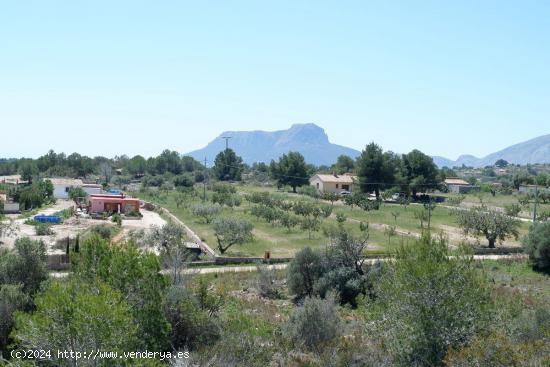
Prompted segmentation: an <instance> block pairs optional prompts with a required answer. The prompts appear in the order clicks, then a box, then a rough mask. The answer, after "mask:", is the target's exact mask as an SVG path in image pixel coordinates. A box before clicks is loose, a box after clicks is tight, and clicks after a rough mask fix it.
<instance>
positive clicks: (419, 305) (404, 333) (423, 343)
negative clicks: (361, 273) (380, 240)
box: [373, 236, 493, 366]
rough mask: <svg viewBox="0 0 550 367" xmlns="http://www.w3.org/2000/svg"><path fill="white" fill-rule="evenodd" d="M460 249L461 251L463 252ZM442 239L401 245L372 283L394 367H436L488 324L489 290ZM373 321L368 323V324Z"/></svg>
mask: <svg viewBox="0 0 550 367" xmlns="http://www.w3.org/2000/svg"><path fill="white" fill-rule="evenodd" d="M463 251H465V249H464V250H463ZM449 255H450V251H449V249H448V246H447V243H446V241H445V240H444V239H443V238H440V239H438V240H434V239H431V238H430V237H429V236H425V237H423V238H422V239H421V240H419V241H418V242H417V243H416V244H413V245H410V246H402V247H401V248H400V249H399V250H398V251H397V253H396V257H395V261H394V262H391V263H387V264H385V266H384V267H385V269H384V271H383V272H382V274H381V275H380V280H379V281H378V282H377V283H376V284H375V294H376V300H375V302H376V304H375V307H374V308H373V309H374V310H379V311H378V312H379V314H378V317H375V320H376V322H374V323H373V324H376V325H378V329H376V331H375V333H378V335H379V337H380V339H381V342H382V343H383V345H384V348H385V350H386V352H387V353H388V355H389V356H390V357H391V358H392V359H393V364H392V365H395V366H420V365H421V366H439V365H441V364H442V361H443V359H444V358H445V355H446V353H447V351H448V350H449V348H457V347H460V346H462V345H463V344H464V343H466V342H468V341H469V340H470V339H471V338H472V337H474V336H475V335H477V334H478V333H479V332H481V331H483V330H486V329H487V328H488V326H489V325H490V324H491V320H492V318H491V313H492V311H493V303H492V301H491V294H490V287H489V284H488V282H487V280H486V278H485V276H484V274H483V273H481V272H480V271H479V270H478V269H477V267H476V264H475V262H474V261H473V259H472V257H471V256H470V255H469V254H468V253H465V252H463V253H462V254H460V253H458V254H456V253H455V254H454V256H453V257H450V256H449ZM373 321H374V320H373Z"/></svg>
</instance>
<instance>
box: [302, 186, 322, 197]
mask: <svg viewBox="0 0 550 367" xmlns="http://www.w3.org/2000/svg"><path fill="white" fill-rule="evenodd" d="M296 192H297V193H298V194H300V195H306V196H309V197H312V198H314V199H318V198H319V197H321V194H320V193H319V191H317V189H316V188H315V187H313V186H310V185H307V186H301V187H298V189H297V190H296Z"/></svg>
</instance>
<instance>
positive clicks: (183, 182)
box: [172, 174, 195, 187]
mask: <svg viewBox="0 0 550 367" xmlns="http://www.w3.org/2000/svg"><path fill="white" fill-rule="evenodd" d="M194 181H195V180H194V179H193V177H191V176H190V175H188V174H183V175H179V176H176V177H174V179H173V180H172V183H173V184H174V186H175V187H193V185H194V183H195V182H194Z"/></svg>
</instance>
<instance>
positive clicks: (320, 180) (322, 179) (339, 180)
mask: <svg viewBox="0 0 550 367" xmlns="http://www.w3.org/2000/svg"><path fill="white" fill-rule="evenodd" d="M356 180H357V176H353V175H351V174H349V173H345V174H343V175H337V174H336V173H333V174H330V175H328V174H316V175H314V176H312V177H311V178H310V179H309V184H310V185H311V186H313V187H315V188H316V189H317V191H319V192H321V193H329V192H332V193H334V194H340V193H342V192H343V191H348V192H352V190H353V185H354V183H355V182H356Z"/></svg>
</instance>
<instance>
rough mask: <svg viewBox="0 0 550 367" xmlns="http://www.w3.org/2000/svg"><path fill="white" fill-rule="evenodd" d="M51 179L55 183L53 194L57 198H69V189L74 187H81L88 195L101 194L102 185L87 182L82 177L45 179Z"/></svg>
mask: <svg viewBox="0 0 550 367" xmlns="http://www.w3.org/2000/svg"><path fill="white" fill-rule="evenodd" d="M46 180H49V181H51V182H52V185H53V196H54V198H56V199H68V198H69V190H70V189H71V188H73V187H80V188H82V190H84V191H85V192H86V193H87V194H88V195H94V194H100V193H101V185H97V184H86V183H84V182H83V181H82V180H80V179H73V178H45V179H44V181H46Z"/></svg>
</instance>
